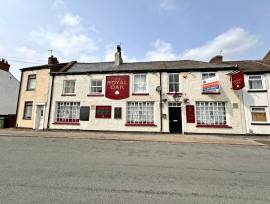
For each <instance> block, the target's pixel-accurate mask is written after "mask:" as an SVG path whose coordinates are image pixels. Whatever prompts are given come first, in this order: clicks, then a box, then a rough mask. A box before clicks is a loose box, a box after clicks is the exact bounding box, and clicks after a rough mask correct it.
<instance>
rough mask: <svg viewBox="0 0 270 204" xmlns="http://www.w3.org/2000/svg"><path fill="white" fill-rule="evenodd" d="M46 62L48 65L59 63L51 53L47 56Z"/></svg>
mask: <svg viewBox="0 0 270 204" xmlns="http://www.w3.org/2000/svg"><path fill="white" fill-rule="evenodd" d="M48 64H49V65H53V64H59V62H58V60H57V58H56V57H54V56H53V55H51V56H50V57H49V58H48Z"/></svg>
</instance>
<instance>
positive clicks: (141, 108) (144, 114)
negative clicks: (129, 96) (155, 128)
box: [127, 102, 154, 124]
mask: <svg viewBox="0 0 270 204" xmlns="http://www.w3.org/2000/svg"><path fill="white" fill-rule="evenodd" d="M127 105H128V109H127V122H128V123H142V124H145V123H146V124H148V123H154V102H128V104H127Z"/></svg>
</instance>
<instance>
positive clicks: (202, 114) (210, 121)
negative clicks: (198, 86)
mask: <svg viewBox="0 0 270 204" xmlns="http://www.w3.org/2000/svg"><path fill="white" fill-rule="evenodd" d="M210 105H212V106H210ZM223 109H224V110H223ZM208 113H209V114H208ZM220 113H222V114H220ZM199 121H200V122H199ZM196 123H197V125H213V126H215V125H216V126H218V125H228V119H227V113H226V102H222V101H196Z"/></svg>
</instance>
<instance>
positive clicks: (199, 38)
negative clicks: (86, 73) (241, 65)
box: [0, 0, 270, 78]
mask: <svg viewBox="0 0 270 204" xmlns="http://www.w3.org/2000/svg"><path fill="white" fill-rule="evenodd" d="M22 2H23V3H22ZM0 5H1V6H0V7H1V13H0V57H4V58H6V59H7V60H8V61H9V62H10V64H11V72H12V73H13V74H14V75H15V76H16V77H17V78H19V75H20V72H19V68H22V67H28V66H33V65H39V64H45V63H46V62H47V57H48V55H49V52H48V51H47V50H49V49H53V50H54V51H53V53H54V55H55V56H56V57H58V59H59V60H60V62H63V61H70V60H77V61H81V62H93V61H111V60H113V54H114V52H115V47H116V45H117V44H119V43H121V46H122V49H123V52H124V61H144V60H177V59H195V60H203V61H208V60H209V59H210V58H211V57H212V56H214V55H217V54H219V53H220V51H221V50H222V55H223V56H224V58H225V60H234V59H259V58H262V57H263V56H264V55H265V54H266V52H267V51H268V50H269V49H270V46H269V44H270V38H269V36H270V29H269V28H270V10H269V8H270V1H269V0H260V1H255V0H250V1H246V0H226V1H218V0H114V1H109V0H106V1H105V0H77V1H75V0H73V1H71V0H47V1H41V0H25V1H21V0H9V1H4V0H0Z"/></svg>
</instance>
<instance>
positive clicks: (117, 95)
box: [105, 75, 129, 100]
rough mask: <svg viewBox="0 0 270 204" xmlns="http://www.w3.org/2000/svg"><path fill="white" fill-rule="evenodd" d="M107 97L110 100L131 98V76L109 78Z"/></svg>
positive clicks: (107, 80) (107, 78) (107, 79)
mask: <svg viewBox="0 0 270 204" xmlns="http://www.w3.org/2000/svg"><path fill="white" fill-rule="evenodd" d="M105 96H106V97H107V98H110V99H114V100H120V99H125V98H128V97H129V76H128V75H120V76H107V77H106V91H105Z"/></svg>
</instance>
